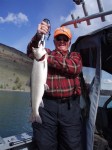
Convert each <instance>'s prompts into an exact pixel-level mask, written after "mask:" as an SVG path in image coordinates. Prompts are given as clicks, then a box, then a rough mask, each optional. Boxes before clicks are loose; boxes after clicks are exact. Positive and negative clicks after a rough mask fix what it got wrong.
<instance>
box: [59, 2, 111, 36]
mask: <svg viewBox="0 0 112 150" xmlns="http://www.w3.org/2000/svg"><path fill="white" fill-rule="evenodd" d="M85 6H86V10H87V12H88V15H92V14H95V13H99V9H98V5H97V1H94V0H93V1H92V2H90V0H85ZM102 7H103V8H104V11H109V10H111V7H112V1H108V3H107V0H102ZM71 14H73V15H74V17H75V18H77V17H80V18H82V17H84V12H83V9H82V5H76V7H75V8H74V10H72V11H71V13H70V14H68V16H66V17H64V16H61V17H60V20H61V22H62V23H64V22H67V21H70V20H71ZM105 18H106V21H105V22H102V21H101V18H96V19H92V20H91V21H90V22H91V25H88V26H87V23H86V21H85V22H82V23H80V24H77V25H78V28H73V25H71V26H70V28H71V30H72V32H73V33H74V37H78V36H81V35H85V34H87V33H90V32H92V31H94V30H97V29H99V28H101V27H104V26H106V25H109V24H111V22H112V15H109V16H105Z"/></svg>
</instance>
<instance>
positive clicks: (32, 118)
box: [29, 112, 42, 124]
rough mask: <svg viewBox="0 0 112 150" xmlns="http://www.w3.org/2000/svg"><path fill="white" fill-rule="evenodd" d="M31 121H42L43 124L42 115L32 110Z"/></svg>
mask: <svg viewBox="0 0 112 150" xmlns="http://www.w3.org/2000/svg"><path fill="white" fill-rule="evenodd" d="M29 121H30V122H32V123H33V122H38V123H41V124H42V119H41V117H40V115H36V116H35V114H34V113H33V112H32V113H31V115H30V119H29Z"/></svg>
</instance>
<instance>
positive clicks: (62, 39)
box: [55, 36, 69, 42]
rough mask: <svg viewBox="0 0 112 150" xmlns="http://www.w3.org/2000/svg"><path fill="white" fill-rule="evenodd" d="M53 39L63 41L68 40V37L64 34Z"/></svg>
mask: <svg viewBox="0 0 112 150" xmlns="http://www.w3.org/2000/svg"><path fill="white" fill-rule="evenodd" d="M55 39H56V41H64V42H68V41H69V38H68V37H66V36H57V37H56V38H55Z"/></svg>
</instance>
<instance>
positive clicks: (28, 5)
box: [0, 0, 112, 88]
mask: <svg viewBox="0 0 112 150" xmlns="http://www.w3.org/2000/svg"><path fill="white" fill-rule="evenodd" d="M101 1H102V6H103V8H104V10H105V11H109V10H111V9H112V0H109V1H108V3H107V0H101ZM0 2H1V3H0V43H2V44H5V45H7V46H10V47H13V48H16V49H17V50H19V51H22V52H24V53H26V47H27V44H28V42H29V41H30V40H31V38H32V37H33V35H34V34H35V33H36V31H37V26H38V24H39V23H40V22H41V21H42V20H43V19H44V18H48V19H49V20H50V22H51V36H50V38H49V40H46V47H48V48H50V49H54V45H53V32H54V30H55V29H56V28H57V27H59V26H60V25H61V24H63V23H64V22H67V21H70V20H71V14H73V15H74V17H75V18H77V17H80V18H81V17H84V13H83V9H82V5H76V4H75V3H74V2H73V1H72V0H56V1H53V0H40V1H39V0H22V1H20V0H1V1H0ZM85 5H86V8H87V11H88V14H89V15H91V14H94V13H98V12H99V10H98V6H97V0H85ZM111 21H112V15H110V16H106V21H105V22H101V19H100V18H97V19H93V20H91V25H89V26H87V24H86V22H83V23H81V24H78V28H74V27H73V25H69V26H68V27H69V28H70V29H71V31H72V35H73V38H72V42H74V41H75V40H76V39H77V37H78V36H80V35H84V34H87V33H89V32H91V31H94V30H96V29H98V28H101V27H103V26H106V25H108V24H111ZM107 83H109V85H110V87H111V88H112V78H110V76H109V77H108V75H105V79H104V84H105V85H106V84H107Z"/></svg>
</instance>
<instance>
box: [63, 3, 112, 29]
mask: <svg viewBox="0 0 112 150" xmlns="http://www.w3.org/2000/svg"><path fill="white" fill-rule="evenodd" d="M96 1H97V5H98V9H99V12H98V13H95V14H92V15H88V12H87V9H86V4H85V2H84V0H73V2H75V3H76V5H82V8H83V12H84V15H85V17H82V18H80V17H78V18H77V19H75V17H74V15H73V14H71V17H72V20H71V21H68V22H65V23H63V24H62V25H61V26H66V25H71V24H73V25H74V27H75V28H77V27H78V26H77V23H81V22H84V21H86V22H87V25H90V24H91V23H90V20H91V19H95V18H98V17H100V18H101V21H102V22H104V21H106V19H105V16H106V15H110V14H112V10H110V11H104V9H103V5H102V2H101V0H96Z"/></svg>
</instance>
